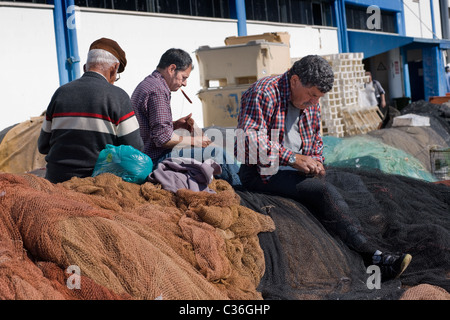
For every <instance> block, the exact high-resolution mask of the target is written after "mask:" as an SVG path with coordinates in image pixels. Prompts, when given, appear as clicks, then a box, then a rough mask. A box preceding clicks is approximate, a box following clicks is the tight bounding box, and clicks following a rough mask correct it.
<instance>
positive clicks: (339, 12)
mask: <svg viewBox="0 0 450 320" xmlns="http://www.w3.org/2000/svg"><path fill="white" fill-rule="evenodd" d="M334 15H335V22H336V27H337V33H338V45H339V52H341V53H343V52H349V51H350V49H349V42H348V34H347V17H346V15H345V0H335V1H334Z"/></svg>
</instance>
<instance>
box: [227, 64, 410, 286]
mask: <svg viewBox="0 0 450 320" xmlns="http://www.w3.org/2000/svg"><path fill="white" fill-rule="evenodd" d="M333 83H334V74H333V70H332V68H331V66H330V65H329V63H328V62H327V61H326V60H325V59H323V58H322V57H320V56H316V55H309V56H306V57H304V58H302V59H301V60H298V61H296V62H295V63H294V64H293V66H292V68H291V69H290V70H288V71H287V72H286V73H284V74H282V75H278V76H269V77H266V78H263V79H260V80H258V81H257V82H256V83H254V84H253V85H252V86H251V87H250V88H249V89H248V90H247V91H246V92H245V93H244V94H243V95H242V98H241V108H240V111H239V116H238V126H237V127H238V130H237V132H238V134H237V140H236V148H235V149H236V150H235V154H236V157H237V158H238V160H239V161H241V162H242V165H241V167H240V171H239V177H240V179H241V183H242V185H243V186H244V187H245V188H246V189H248V190H251V191H256V192H268V193H272V194H278V195H281V196H286V197H290V198H293V199H295V200H298V201H299V202H300V203H302V204H303V205H305V206H306V207H307V208H308V209H309V210H310V211H311V212H312V213H313V214H314V215H315V216H316V217H317V218H318V219H319V221H321V223H322V224H323V225H324V226H325V228H327V229H328V230H329V231H330V232H332V233H333V234H337V235H338V236H339V237H340V238H341V239H342V240H343V241H344V242H345V243H346V244H347V245H348V246H349V247H350V248H352V249H353V250H355V251H357V252H359V253H360V254H361V256H362V258H363V260H364V262H365V264H366V265H377V266H379V267H380V271H381V280H382V281H386V280H389V279H392V278H396V277H398V276H400V274H401V273H402V272H403V271H404V270H405V269H406V267H407V266H408V264H409V262H410V261H411V255H409V254H404V253H403V254H392V253H387V252H382V251H381V250H378V248H376V247H374V245H373V244H372V243H371V242H370V241H368V239H367V238H366V237H365V235H364V234H363V231H362V227H361V224H360V223H359V221H358V219H357V218H356V216H355V215H353V214H352V213H351V210H350V208H349V206H348V204H347V203H346V202H345V200H344V198H343V197H342V195H341V194H340V193H339V191H338V190H337V189H336V188H335V187H334V186H333V185H332V184H331V183H329V182H327V180H326V174H325V167H324V165H323V163H324V160H325V159H324V157H323V155H322V151H323V141H322V137H321V134H320V126H321V114H320V111H321V110H320V105H319V99H320V98H321V97H323V96H324V95H325V94H326V93H327V92H328V91H330V90H331V88H332V87H333ZM242 152H244V158H243V159H242V157H241V156H242V155H241V156H240V153H242Z"/></svg>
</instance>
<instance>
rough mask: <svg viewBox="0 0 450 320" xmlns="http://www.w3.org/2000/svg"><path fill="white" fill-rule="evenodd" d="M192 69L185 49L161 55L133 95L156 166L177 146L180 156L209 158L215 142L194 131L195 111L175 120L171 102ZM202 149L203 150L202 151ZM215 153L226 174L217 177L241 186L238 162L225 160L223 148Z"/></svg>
mask: <svg viewBox="0 0 450 320" xmlns="http://www.w3.org/2000/svg"><path fill="white" fill-rule="evenodd" d="M192 69H193V64H192V58H191V57H190V55H189V54H188V53H187V52H186V51H184V50H182V49H176V48H171V49H169V50H167V51H166V52H165V53H164V54H163V55H162V56H161V59H160V61H159V63H158V66H157V67H156V70H154V71H153V72H152V74H150V75H148V76H147V77H146V78H145V79H144V80H142V81H141V83H139V85H138V86H137V87H136V89H135V90H134V92H133V94H132V96H131V104H132V106H133V109H134V112H135V114H136V117H137V119H138V122H139V127H140V132H141V137H142V140H143V141H144V149H143V152H144V153H146V154H147V155H148V156H150V158H151V159H152V161H153V163H154V166H155V167H156V166H157V165H158V163H159V162H161V161H163V160H164V159H166V158H168V157H173V156H174V153H172V150H174V148H175V147H176V148H177V151H178V153H177V156H180V157H187V158H196V155H197V154H199V153H200V154H201V155H202V159H196V160H199V161H203V160H205V159H203V154H204V153H203V152H202V151H203V150H204V148H206V147H207V146H209V145H210V144H211V140H210V139H209V138H208V137H206V136H204V135H203V134H201V133H200V134H197V132H194V125H195V123H194V120H193V119H192V113H191V114H189V115H187V116H185V117H182V118H180V119H178V120H176V121H173V118H172V109H171V105H170V102H171V92H172V91H173V92H175V91H178V90H179V89H181V87H183V86H186V85H187V79H188V78H189V76H190V74H191V71H192ZM177 129H184V130H187V131H186V132H189V133H190V135H189V136H186V135H178V134H177V133H176V132H175V130H177ZM199 148H200V149H203V150H198V149H199ZM196 150H197V151H200V152H197V151H196ZM211 156H212V157H213V159H214V160H216V162H218V163H219V164H221V167H222V173H221V175H219V176H218V177H217V178H221V179H224V180H227V181H228V182H229V183H230V184H232V185H239V184H240V181H239V177H238V175H237V171H238V170H239V169H238V166H237V164H235V163H232V164H226V161H224V160H223V158H225V157H226V155H225V152H224V151H223V150H222V149H221V148H219V147H217V148H216V147H215V148H214V150H213V152H212V153H211ZM214 157H216V158H218V159H215V158H214ZM219 158H220V159H219Z"/></svg>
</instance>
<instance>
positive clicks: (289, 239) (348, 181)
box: [0, 168, 450, 300]
mask: <svg viewBox="0 0 450 320" xmlns="http://www.w3.org/2000/svg"><path fill="white" fill-rule="evenodd" d="M325 179H326V180H327V181H328V182H329V183H332V184H333V185H334V186H335V187H336V188H338V190H339V191H340V192H341V194H342V195H343V197H344V199H345V200H346V201H347V203H348V205H349V207H350V208H351V214H353V215H354V216H356V217H357V218H358V219H359V220H360V223H361V226H362V229H363V232H364V234H365V235H366V236H367V238H368V239H369V240H370V241H373V243H375V244H376V245H377V247H379V248H380V249H381V250H386V251H404V252H408V253H410V254H412V256H413V260H412V262H411V264H410V266H409V268H408V269H407V270H406V272H405V273H404V274H403V275H402V277H401V278H399V279H397V280H390V281H387V282H383V283H381V287H380V289H376V288H370V286H369V285H368V277H369V276H370V274H368V273H367V270H366V266H365V265H364V264H363V260H362V257H361V256H360V255H359V254H358V253H356V252H354V251H352V250H351V249H350V248H349V247H348V246H347V245H346V244H344V243H343V241H342V240H341V239H340V238H339V237H338V236H336V235H334V233H333V232H332V231H330V230H326V229H325V228H324V226H323V224H322V222H320V221H319V220H318V219H317V218H316V217H315V216H314V213H313V212H310V211H308V210H307V209H306V208H305V207H304V206H303V205H302V204H300V203H299V202H297V201H296V200H295V199H289V198H283V197H279V196H276V195H269V194H262V193H255V192H249V191H247V190H244V189H232V188H231V187H230V185H229V184H228V183H227V182H225V181H223V180H214V181H213V183H212V184H211V185H210V187H211V188H212V189H214V190H216V191H217V193H216V194H211V193H207V192H193V191H190V190H179V191H178V192H177V193H176V194H174V193H170V192H168V191H165V190H162V189H161V188H160V186H159V185H154V184H151V183H145V184H142V185H136V184H132V183H128V182H124V181H123V180H121V179H120V178H118V177H116V176H114V175H112V174H102V175H99V176H97V177H95V178H84V179H79V178H73V179H72V180H70V181H67V182H65V183H62V184H56V185H55V184H51V183H50V182H48V181H47V180H45V179H43V178H40V177H38V176H35V175H32V174H24V175H15V174H6V173H5V174H0V299H91V300H92V299H158V298H162V299H187V300H189V299H196V300H197V299H202V300H210V299H295V300H297V299H430V298H431V299H450V295H449V293H448V292H449V291H450V280H449V276H450V265H449V261H450V214H449V212H450V209H449V208H450V186H448V185H445V184H443V183H442V184H441V183H430V182H426V181H423V180H418V179H412V178H408V177H404V176H400V175H392V174H384V173H381V172H379V171H364V170H351V169H342V168H334V169H330V168H328V171H327V175H326V178H325ZM73 266H76V267H77V268H79V270H80V272H81V279H80V283H81V286H80V289H79V290H73V288H72V289H71V288H69V287H70V286H69V283H68V281H69V280H70V279H71V277H73V276H72V275H71V273H70V272H69V271H68V270H69V269H70V267H73ZM70 270H71V271H73V269H70ZM72 280H73V279H72Z"/></svg>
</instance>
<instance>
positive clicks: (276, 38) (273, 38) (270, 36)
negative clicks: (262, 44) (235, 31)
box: [225, 32, 291, 46]
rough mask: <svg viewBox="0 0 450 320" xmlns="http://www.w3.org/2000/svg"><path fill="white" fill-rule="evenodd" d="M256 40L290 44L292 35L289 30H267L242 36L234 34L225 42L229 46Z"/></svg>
mask: <svg viewBox="0 0 450 320" xmlns="http://www.w3.org/2000/svg"><path fill="white" fill-rule="evenodd" d="M255 40H265V41H267V42H278V43H284V44H287V45H288V46H290V41H291V36H290V34H289V33H288V32H266V33H263V34H256V35H251V36H241V37H236V36H232V37H227V38H225V44H226V45H227V46H230V45H235V44H246V43H248V42H250V41H255Z"/></svg>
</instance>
